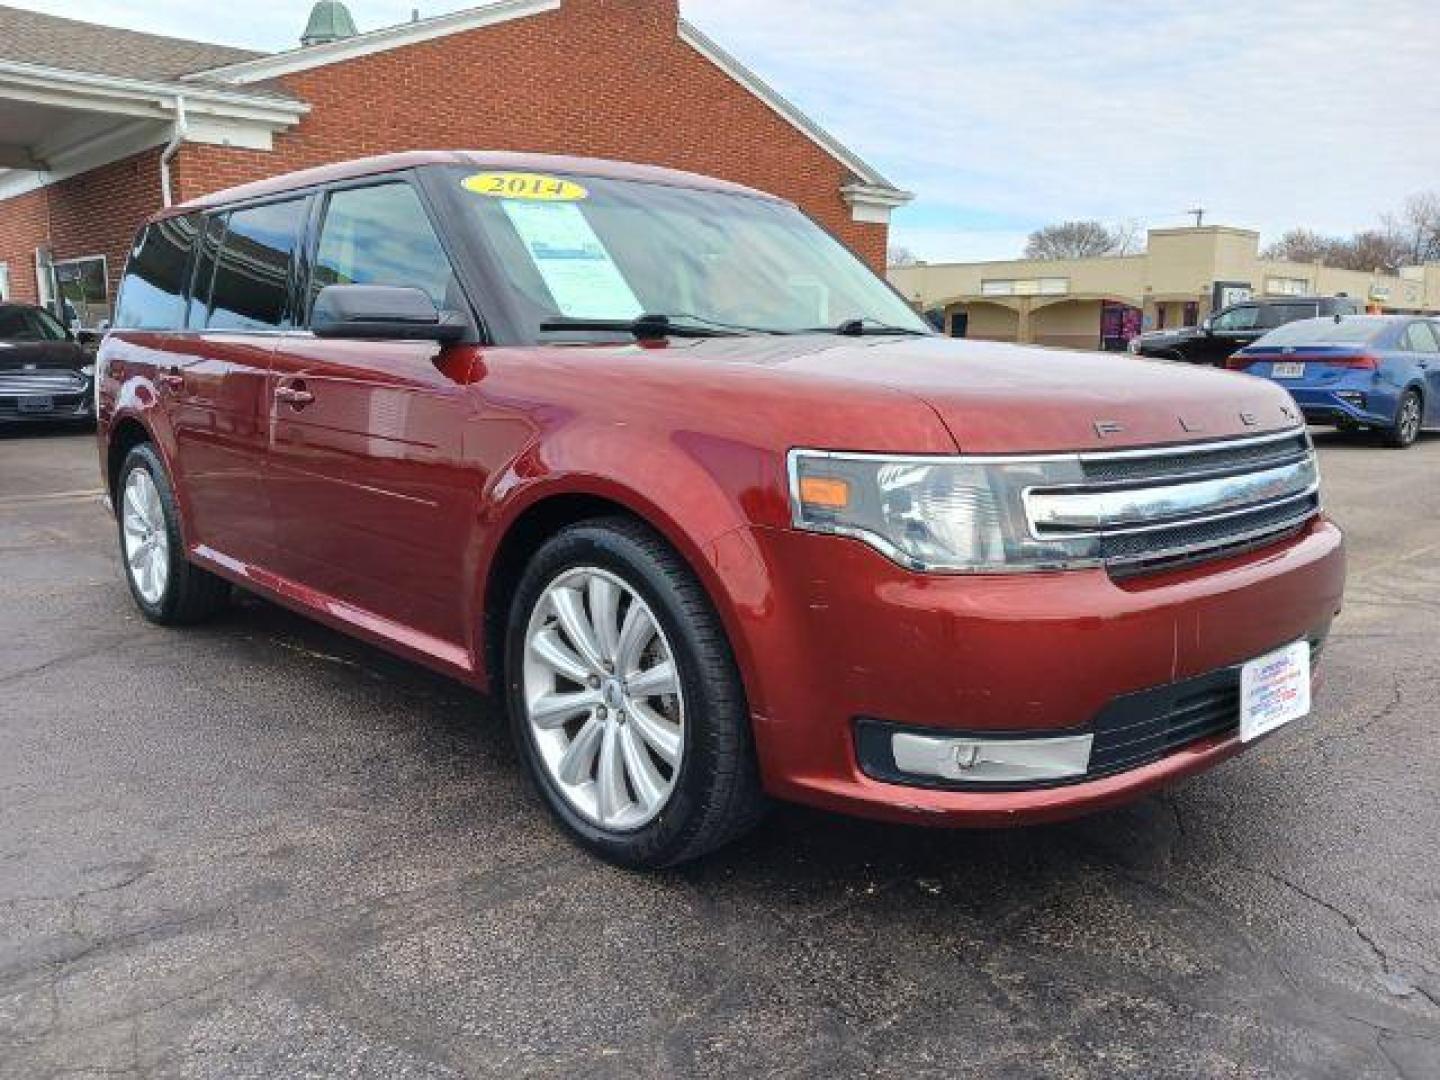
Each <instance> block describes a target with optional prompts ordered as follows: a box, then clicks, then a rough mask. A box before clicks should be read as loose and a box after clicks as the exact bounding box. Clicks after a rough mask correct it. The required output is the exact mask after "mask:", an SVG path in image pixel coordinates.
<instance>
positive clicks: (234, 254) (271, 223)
mask: <svg viewBox="0 0 1440 1080" xmlns="http://www.w3.org/2000/svg"><path fill="white" fill-rule="evenodd" d="M305 207H306V201H305V200H304V199H292V200H289V201H288V202H278V203H269V204H267V205H265V206H254V207H250V208H249V209H247V210H236V211H234V212H233V213H232V214H230V216H229V218H228V219H227V221H226V227H225V239H224V240H223V241H222V242H221V245H220V255H219V258H218V259H217V261H216V263H215V284H214V286H213V287H212V288H211V292H210V316H209V318H208V319H206V321H205V325H206V327H207V328H209V329H216V330H281V329H284V328H285V327H287V326H289V325H291V323H290V318H289V314H288V311H289V296H290V259H291V256H292V255H293V254H294V252H295V245H296V242H297V240H298V239H299V236H300V229H301V227H302V226H303V224H304V222H305Z"/></svg>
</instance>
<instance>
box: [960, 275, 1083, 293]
mask: <svg viewBox="0 0 1440 1080" xmlns="http://www.w3.org/2000/svg"><path fill="white" fill-rule="evenodd" d="M1069 292H1070V279H1069V278H1063V277H1046V278H990V279H988V280H985V281H982V282H981V283H980V295H981V296H1065V295H1067V294H1068V293H1069Z"/></svg>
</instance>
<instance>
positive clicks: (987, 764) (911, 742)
mask: <svg viewBox="0 0 1440 1080" xmlns="http://www.w3.org/2000/svg"><path fill="white" fill-rule="evenodd" d="M1094 741H1095V736H1093V735H1068V736H1065V737H1063V738H1058V739H976V738H973V737H965V738H960V737H957V738H944V737H939V736H931V735H910V734H897V735H895V736H893V738H892V739H891V742H890V750H891V753H893V754H894V756H895V767H896V768H897V769H898V770H900V771H901V772H902V773H909V774H911V775H912V776H933V777H939V778H940V779H942V780H959V781H962V782H964V783H976V784H1023V783H1028V782H1034V781H1043V780H1068V779H1073V778H1074V777H1077V776H1084V775H1085V773H1086V771H1087V770H1088V769H1089V768H1090V749H1091V746H1092V744H1093V743H1094Z"/></svg>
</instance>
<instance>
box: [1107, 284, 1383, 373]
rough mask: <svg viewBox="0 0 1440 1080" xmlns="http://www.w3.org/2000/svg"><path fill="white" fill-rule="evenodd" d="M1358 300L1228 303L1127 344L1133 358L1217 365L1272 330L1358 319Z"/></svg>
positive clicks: (1316, 298)
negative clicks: (1190, 322)
mask: <svg viewBox="0 0 1440 1080" xmlns="http://www.w3.org/2000/svg"><path fill="white" fill-rule="evenodd" d="M1359 314H1360V303H1359V301H1357V300H1355V299H1353V298H1352V297H1348V296H1287V297H1285V298H1284V299H1283V300H1278V299H1276V300H1246V301H1244V302H1243V303H1239V304H1231V305H1230V306H1229V307H1227V308H1225V309H1223V310H1222V311H1220V312H1219V313H1217V314H1215V315H1212V316H1211V317H1210V318H1208V319H1206V320H1205V321H1204V322H1202V323H1201V324H1200V325H1199V326H1177V327H1176V328H1175V329H1173V330H1151V331H1149V332H1148V333H1144V334H1141V335H1140V336H1139V337H1137V338H1134V339H1132V340H1131V342H1130V351H1131V352H1132V353H1135V354H1136V355H1138V356H1154V357H1157V358H1159V359H1161V360H1184V361H1186V362H1187V363H1191V364H1213V365H1216V366H1220V365H1223V364H1224V363H1225V361H1226V360H1227V359H1228V358H1229V357H1230V356H1231V355H1232V354H1234V353H1236V352H1239V351H1240V350H1241V349H1243V348H1245V346H1246V345H1253V344H1254V343H1255V342H1256V341H1258V340H1259V339H1260V338H1262V337H1264V336H1265V335H1266V334H1268V333H1269V332H1270V331H1271V330H1274V329H1275V328H1276V327H1280V326H1284V325H1285V324H1286V323H1292V322H1296V321H1298V320H1300V319H1316V318H1322V317H1324V316H1327V315H1359Z"/></svg>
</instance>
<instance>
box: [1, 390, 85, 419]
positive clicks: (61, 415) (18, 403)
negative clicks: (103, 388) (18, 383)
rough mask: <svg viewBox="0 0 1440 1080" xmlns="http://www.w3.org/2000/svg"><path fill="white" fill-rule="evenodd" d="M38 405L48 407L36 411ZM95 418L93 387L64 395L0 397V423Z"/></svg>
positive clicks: (11, 395) (8, 395)
mask: <svg viewBox="0 0 1440 1080" xmlns="http://www.w3.org/2000/svg"><path fill="white" fill-rule="evenodd" d="M38 402H45V403H48V405H49V407H48V408H43V409H42V408H36V404H37V403H38ZM94 418H95V391H94V388H93V385H91V384H87V385H86V387H85V389H83V390H79V391H73V392H66V393H63V394H19V395H16V394H3V395H0V423H3V424H14V423H29V422H32V421H35V422H39V423H46V422H48V423H55V422H56V421H67V420H93V419H94Z"/></svg>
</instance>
